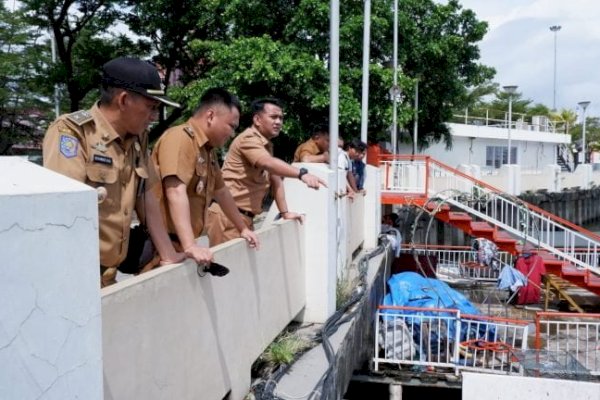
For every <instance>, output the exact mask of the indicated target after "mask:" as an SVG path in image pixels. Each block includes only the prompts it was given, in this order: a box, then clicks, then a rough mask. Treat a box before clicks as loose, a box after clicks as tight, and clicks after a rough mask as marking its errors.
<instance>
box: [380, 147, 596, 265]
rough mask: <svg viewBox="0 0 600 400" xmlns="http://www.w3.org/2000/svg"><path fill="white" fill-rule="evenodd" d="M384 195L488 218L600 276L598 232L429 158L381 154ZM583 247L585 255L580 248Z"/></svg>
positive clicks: (502, 227) (518, 237)
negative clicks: (405, 195) (417, 198)
mask: <svg viewBox="0 0 600 400" xmlns="http://www.w3.org/2000/svg"><path fill="white" fill-rule="evenodd" d="M380 164H381V168H382V170H383V176H384V179H383V181H382V185H383V187H382V194H392V193H398V194H403V193H415V194H421V195H422V196H424V197H426V198H428V199H431V201H432V204H441V203H446V204H448V205H451V206H455V207H457V208H460V209H462V210H464V211H466V212H468V213H469V214H471V215H473V216H475V217H477V218H478V219H480V220H484V221H487V222H489V223H491V224H493V225H496V226H497V227H499V228H501V229H503V230H505V231H506V232H508V233H510V234H512V235H513V236H515V237H516V238H517V239H520V240H522V241H523V242H530V243H534V244H535V245H537V246H539V247H541V248H543V249H545V250H547V251H548V252H550V253H552V254H554V255H555V256H556V257H557V258H559V259H561V260H565V261H568V262H570V263H572V264H574V265H575V266H577V267H579V268H582V269H587V270H588V271H591V272H593V273H595V274H597V275H600V268H598V263H599V260H600V259H599V258H598V253H599V250H600V236H598V235H596V234H594V233H592V232H590V231H587V230H585V229H583V228H581V227H579V226H577V225H575V224H573V223H571V222H569V221H567V220H564V219H562V218H560V217H557V216H555V215H553V214H550V213H548V212H547V211H544V210H542V209H541V208H539V207H536V206H534V205H532V204H529V203H526V202H524V201H521V200H520V199H518V198H516V197H514V196H510V195H508V194H506V193H503V192H502V191H501V190H500V189H497V188H495V187H493V186H491V185H488V184H487V183H485V182H483V181H480V180H477V179H475V178H473V177H471V176H469V175H466V174H464V173H462V172H460V171H458V170H456V169H454V168H452V167H449V166H447V165H445V164H443V163H441V162H439V161H436V160H433V159H432V158H430V157H427V156H401V155H382V156H381V161H380ZM581 249H583V250H584V251H585V253H584V256H583V258H582V257H581V255H576V254H575V253H576V251H577V250H581Z"/></svg>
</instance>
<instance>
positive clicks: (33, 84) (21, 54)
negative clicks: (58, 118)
mask: <svg viewBox="0 0 600 400" xmlns="http://www.w3.org/2000/svg"><path fill="white" fill-rule="evenodd" d="M37 37H38V35H37V33H36V32H35V30H34V29H33V28H32V27H30V26H28V25H27V23H26V22H25V19H24V16H23V14H22V12H20V10H16V11H9V10H7V9H6V7H5V6H4V3H0V154H7V153H8V154H10V153H11V152H12V147H13V145H15V144H18V143H27V144H29V145H33V146H35V143H36V141H38V142H39V140H40V139H41V135H42V134H43V129H42V128H41V126H40V125H42V124H40V122H42V121H44V120H46V119H47V118H48V112H49V110H50V109H51V107H50V106H49V102H48V98H47V97H46V96H44V95H45V94H47V93H44V92H43V91H40V89H39V83H40V82H41V81H42V79H41V76H40V75H39V71H40V70H42V69H43V65H44V62H45V61H46V60H47V57H48V54H47V52H45V51H44V47H43V46H40V45H38V43H37V42H38V41H37Z"/></svg>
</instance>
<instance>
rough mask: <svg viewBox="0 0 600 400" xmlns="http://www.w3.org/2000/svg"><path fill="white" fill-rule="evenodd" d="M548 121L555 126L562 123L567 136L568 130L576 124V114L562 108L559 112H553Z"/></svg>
mask: <svg viewBox="0 0 600 400" xmlns="http://www.w3.org/2000/svg"><path fill="white" fill-rule="evenodd" d="M550 119H551V120H552V122H554V123H555V124H557V123H562V124H564V126H565V133H566V134H567V135H568V134H569V129H570V128H572V127H574V126H575V124H576V123H577V113H576V112H575V111H574V110H571V109H568V108H563V109H562V110H560V111H559V112H553V113H551V114H550Z"/></svg>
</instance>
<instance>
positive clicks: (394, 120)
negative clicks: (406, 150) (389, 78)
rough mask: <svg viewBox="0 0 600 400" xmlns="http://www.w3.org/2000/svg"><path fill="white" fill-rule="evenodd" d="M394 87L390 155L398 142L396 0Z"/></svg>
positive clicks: (396, 11) (396, 3) (395, 8)
mask: <svg viewBox="0 0 600 400" xmlns="http://www.w3.org/2000/svg"><path fill="white" fill-rule="evenodd" d="M393 68H394V86H392V89H391V90H390V95H391V96H392V102H393V103H392V104H393V105H392V154H396V145H397V142H398V95H399V88H398V0H394V55H393Z"/></svg>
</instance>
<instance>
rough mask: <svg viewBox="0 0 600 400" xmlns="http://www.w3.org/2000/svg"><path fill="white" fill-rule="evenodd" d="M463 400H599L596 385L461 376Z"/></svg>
mask: <svg viewBox="0 0 600 400" xmlns="http://www.w3.org/2000/svg"><path fill="white" fill-rule="evenodd" d="M462 376H463V385H462V398H463V400H505V399H510V400H534V399H544V400H565V399H573V400H598V399H600V385H599V384H598V383H595V382H578V381H570V380H558V379H544V378H531V377H522V376H510V375H492V374H477V373H468V372H463V375H462Z"/></svg>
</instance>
